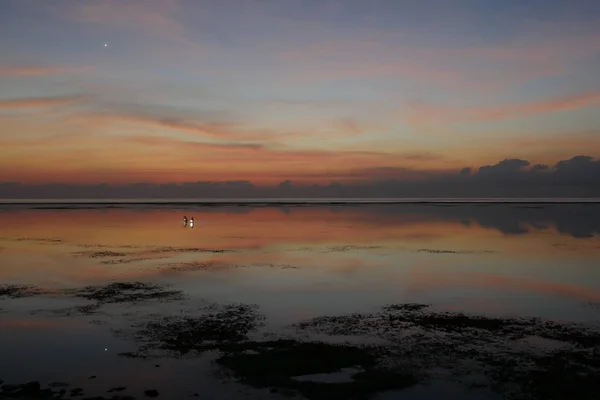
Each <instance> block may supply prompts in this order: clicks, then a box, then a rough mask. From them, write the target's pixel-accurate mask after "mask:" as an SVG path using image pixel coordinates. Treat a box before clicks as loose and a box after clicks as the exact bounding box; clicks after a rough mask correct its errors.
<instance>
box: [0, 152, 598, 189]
mask: <svg viewBox="0 0 600 400" xmlns="http://www.w3.org/2000/svg"><path fill="white" fill-rule="evenodd" d="M379 170H381V171H384V173H382V174H379V173H378V171H379ZM394 170H395V169H394V168H380V169H370V170H368V171H366V172H365V171H359V172H358V173H356V174H355V175H354V176H357V177H359V176H362V177H364V176H370V177H371V178H370V179H369V180H366V181H362V182H360V183H358V182H357V183H336V182H333V183H331V184H329V185H300V184H295V183H294V182H292V181H289V180H288V181H284V182H282V183H280V184H279V185H278V186H277V187H275V188H272V187H271V188H267V187H259V186H255V185H253V184H252V183H251V182H248V181H226V182H195V183H184V184H149V183H136V184H130V185H125V186H113V185H108V184H99V185H65V184H47V185H23V184H20V183H12V182H8V183H0V198H13V199H16V198H290V197H295V198H319V197H321V198H356V197H362V198H365V197H368V198H386V197H387V198H390V197H600V160H596V159H594V158H593V157H589V156H576V157H573V158H571V159H569V160H562V161H559V162H557V163H556V164H555V165H554V166H547V165H540V164H538V165H531V163H530V162H529V161H526V160H520V159H510V158H507V159H505V160H503V161H500V162H499V163H497V164H495V165H486V166H482V167H480V168H479V169H478V170H472V169H471V168H464V169H462V170H461V171H459V172H456V173H446V174H433V175H431V174H427V173H423V174H422V175H423V176H424V178H423V179H421V180H419V181H407V180H402V179H397V178H394ZM397 171H398V175H397V176H400V175H401V174H405V173H406V170H405V169H397ZM414 172H415V173H417V172H418V171H414ZM352 176H353V175H352V174H351V175H349V177H352Z"/></svg>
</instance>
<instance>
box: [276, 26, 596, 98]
mask: <svg viewBox="0 0 600 400" xmlns="http://www.w3.org/2000/svg"><path fill="white" fill-rule="evenodd" d="M539 28H540V30H541V31H545V32H546V33H547V35H546V36H543V37H541V38H540V35H539V33H540V30H538V31H535V30H534V31H533V32H529V33H527V32H524V33H523V34H522V35H519V36H518V38H517V39H515V40H505V41H503V42H500V41H499V42H496V43H485V44H471V45H460V46H456V44H455V43H452V44H447V43H441V44H438V45H435V44H433V45H432V44H428V45H427V46H423V45H422V41H421V40H419V39H417V38H416V37H414V36H413V37H411V36H412V35H414V32H410V31H408V32H400V33H398V32H396V33H390V32H383V31H379V32H369V33H365V32H364V31H363V32H361V33H360V35H356V34H354V35H353V36H352V38H351V39H348V38H344V37H343V36H342V37H341V38H331V35H330V39H329V40H327V39H326V40H322V41H320V42H319V43H318V44H314V43H311V44H309V45H298V46H296V47H295V48H296V50H294V51H289V50H287V49H286V50H283V51H281V52H280V53H279V54H278V58H279V59H280V60H281V61H283V62H287V63H290V64H292V66H291V68H292V69H290V71H292V74H293V77H292V79H294V80H296V81H297V82H299V83H306V82H319V81H322V80H331V79H344V78H369V77H380V76H389V77H400V78H407V79H411V80H414V81H416V82H417V83H421V84H428V85H436V86H440V87H445V88H454V89H456V88H462V89H492V88H493V89H500V88H506V87H509V86H513V85H516V84H521V83H523V82H526V81H529V80H532V79H537V78H543V77H554V76H560V75H564V74H569V73H573V72H576V71H578V70H580V69H581V68H583V66H584V65H585V62H587V61H588V60H592V59H593V57H594V56H596V55H598V54H599V53H600V44H599V43H600V34H598V32H597V31H593V32H586V33H583V34H565V33H564V32H557V31H556V29H552V28H549V27H548V26H540V27H539ZM542 28H543V29H542ZM419 37H421V35H419ZM294 67H296V69H294Z"/></svg>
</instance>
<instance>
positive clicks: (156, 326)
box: [118, 304, 264, 358]
mask: <svg viewBox="0 0 600 400" xmlns="http://www.w3.org/2000/svg"><path fill="white" fill-rule="evenodd" d="M202 311H203V312H204V313H203V314H202V315H198V316H164V317H157V316H152V319H151V320H150V321H149V322H145V323H141V324H137V325H134V326H133V328H134V329H135V331H134V332H132V333H131V332H129V333H128V332H118V333H119V334H123V335H125V336H129V337H132V338H133V339H134V340H135V341H136V342H138V343H140V344H141V346H140V348H139V350H138V351H137V352H130V353H123V354H121V355H123V356H126V357H131V358H147V357H149V356H151V355H153V352H160V351H167V352H169V353H170V354H174V355H177V354H178V355H184V354H187V353H189V352H191V351H197V352H202V351H206V350H211V349H216V348H219V347H220V346H222V345H223V344H225V343H231V342H239V341H243V340H246V339H247V338H248V334H249V333H250V332H253V331H255V330H257V329H258V328H259V327H261V326H263V324H264V322H263V321H264V316H263V315H261V314H260V313H259V312H258V309H257V306H255V305H247V304H229V305H217V304H211V305H209V306H207V307H205V308H204V309H203V310H202Z"/></svg>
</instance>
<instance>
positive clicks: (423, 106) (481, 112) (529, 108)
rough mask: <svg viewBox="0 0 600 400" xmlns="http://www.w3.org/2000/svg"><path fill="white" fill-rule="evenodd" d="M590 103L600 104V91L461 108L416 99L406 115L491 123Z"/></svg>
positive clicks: (421, 120) (427, 120)
mask: <svg viewBox="0 0 600 400" xmlns="http://www.w3.org/2000/svg"><path fill="white" fill-rule="evenodd" d="M589 106H600V92H588V93H581V94H577V95H572V96H564V97H557V98H553V99H548V100H543V101H538V102H532V103H523V104H507V105H503V106H493V107H470V108H469V107H464V108H459V107H451V106H443V105H433V104H428V103H426V102H422V101H412V102H409V103H408V104H407V110H406V115H407V120H408V122H409V123H411V124H414V125H421V124H448V123H461V122H491V121H498V120H503V119H509V118H524V117H529V116H533V115H539V114H548V113H553V112H559V111H568V110H575V109H579V108H584V107H589Z"/></svg>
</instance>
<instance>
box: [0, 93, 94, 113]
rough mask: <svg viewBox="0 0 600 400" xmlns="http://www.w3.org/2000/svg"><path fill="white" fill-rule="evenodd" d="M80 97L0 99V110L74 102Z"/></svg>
mask: <svg viewBox="0 0 600 400" xmlns="http://www.w3.org/2000/svg"><path fill="white" fill-rule="evenodd" d="M81 99H82V97H81V96H60V97H30V98H20V99H7V100H0V110H18V109H23V108H33V107H52V106H59V105H65V104H70V103H75V102H77V101H80V100H81Z"/></svg>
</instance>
